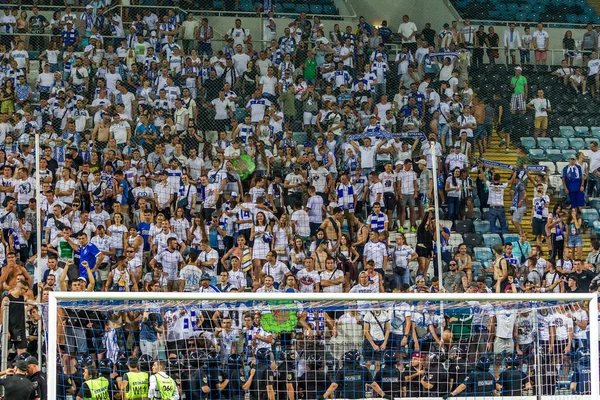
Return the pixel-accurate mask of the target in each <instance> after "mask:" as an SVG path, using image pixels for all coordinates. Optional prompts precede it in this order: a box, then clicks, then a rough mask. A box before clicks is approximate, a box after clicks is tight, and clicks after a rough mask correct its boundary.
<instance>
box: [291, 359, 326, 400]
mask: <svg viewBox="0 0 600 400" xmlns="http://www.w3.org/2000/svg"><path fill="white" fill-rule="evenodd" d="M331 381H332V380H331V378H330V376H328V375H327V373H325V363H324V362H323V356H322V355H320V354H312V355H310V356H309V357H308V359H307V360H306V372H305V373H304V375H302V377H301V378H300V379H299V382H298V389H299V391H300V392H304V398H305V399H306V400H317V399H321V398H323V395H324V394H325V392H326V391H327V388H328V387H329V385H330V384H331Z"/></svg>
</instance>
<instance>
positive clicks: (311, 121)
mask: <svg viewBox="0 0 600 400" xmlns="http://www.w3.org/2000/svg"><path fill="white" fill-rule="evenodd" d="M302 124H303V125H304V126H306V125H316V124H317V116H316V115H314V114H313V113H310V112H306V111H305V112H304V115H303V116H302Z"/></svg>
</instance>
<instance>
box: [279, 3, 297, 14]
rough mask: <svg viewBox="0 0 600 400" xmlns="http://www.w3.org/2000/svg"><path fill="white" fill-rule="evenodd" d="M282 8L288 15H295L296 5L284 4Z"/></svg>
mask: <svg viewBox="0 0 600 400" xmlns="http://www.w3.org/2000/svg"><path fill="white" fill-rule="evenodd" d="M281 6H282V7H283V11H284V12H288V13H293V12H294V10H295V9H296V6H295V5H294V3H283V4H282V5H281Z"/></svg>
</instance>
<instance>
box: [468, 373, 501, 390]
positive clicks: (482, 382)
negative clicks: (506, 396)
mask: <svg viewBox="0 0 600 400" xmlns="http://www.w3.org/2000/svg"><path fill="white" fill-rule="evenodd" d="M463 383H464V384H465V385H466V386H467V390H465V392H464V394H465V396H493V395H494V390H495V386H496V384H495V382H494V376H493V375H492V374H490V373H489V372H484V371H473V372H471V373H470V374H469V375H467V377H466V378H465V380H464V381H463Z"/></svg>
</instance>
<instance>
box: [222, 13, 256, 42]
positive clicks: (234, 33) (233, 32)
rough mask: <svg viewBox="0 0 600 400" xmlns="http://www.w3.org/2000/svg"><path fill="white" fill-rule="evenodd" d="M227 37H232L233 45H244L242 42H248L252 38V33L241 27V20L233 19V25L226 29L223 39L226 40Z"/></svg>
mask: <svg viewBox="0 0 600 400" xmlns="http://www.w3.org/2000/svg"><path fill="white" fill-rule="evenodd" d="M229 38H233V45H234V46H237V45H242V46H243V45H244V43H247V42H250V41H251V40H252V35H251V34H250V30H248V29H245V28H242V20H241V19H239V18H238V19H236V20H235V27H234V28H231V29H229V30H228V31H227V33H226V34H225V36H224V37H223V39H225V40H226V41H227V40H229Z"/></svg>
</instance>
